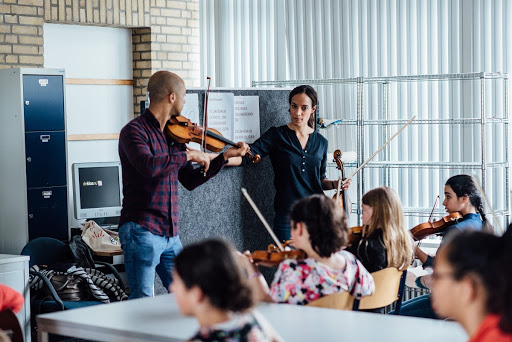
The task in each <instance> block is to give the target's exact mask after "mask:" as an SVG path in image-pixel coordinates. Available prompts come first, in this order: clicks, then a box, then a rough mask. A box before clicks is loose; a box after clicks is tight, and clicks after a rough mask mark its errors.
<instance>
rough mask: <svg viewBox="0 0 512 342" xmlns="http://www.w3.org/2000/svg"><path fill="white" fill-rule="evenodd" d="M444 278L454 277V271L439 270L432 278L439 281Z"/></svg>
mask: <svg viewBox="0 0 512 342" xmlns="http://www.w3.org/2000/svg"><path fill="white" fill-rule="evenodd" d="M443 278H453V272H439V271H435V270H434V272H433V273H432V280H433V281H438V280H440V279H443Z"/></svg>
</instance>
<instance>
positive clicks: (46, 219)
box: [27, 186, 68, 240]
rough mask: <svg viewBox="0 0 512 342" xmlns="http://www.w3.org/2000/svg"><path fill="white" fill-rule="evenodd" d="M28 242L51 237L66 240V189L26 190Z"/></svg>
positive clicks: (62, 187) (61, 187)
mask: <svg viewBox="0 0 512 342" xmlns="http://www.w3.org/2000/svg"><path fill="white" fill-rule="evenodd" d="M27 201H28V236H29V240H32V239H35V238H37V237H41V236H51V237H53V238H55V239H59V240H67V239H68V215H67V214H68V200H67V187H65V186H59V187H49V188H38V189H28V190H27Z"/></svg>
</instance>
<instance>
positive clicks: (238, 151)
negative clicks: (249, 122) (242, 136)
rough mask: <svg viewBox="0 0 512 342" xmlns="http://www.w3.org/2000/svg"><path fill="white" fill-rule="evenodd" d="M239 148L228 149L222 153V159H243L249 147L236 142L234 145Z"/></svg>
mask: <svg viewBox="0 0 512 342" xmlns="http://www.w3.org/2000/svg"><path fill="white" fill-rule="evenodd" d="M236 144H237V145H238V146H239V147H236V146H233V147H230V148H228V149H227V150H226V151H225V152H224V159H225V160H228V159H229V158H232V157H243V156H245V154H246V153H247V152H248V151H249V145H247V144H246V143H244V142H237V143H236Z"/></svg>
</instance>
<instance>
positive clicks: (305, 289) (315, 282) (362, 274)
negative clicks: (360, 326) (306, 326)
mask: <svg viewBox="0 0 512 342" xmlns="http://www.w3.org/2000/svg"><path fill="white" fill-rule="evenodd" d="M338 254H339V255H340V256H342V257H343V258H344V259H345V260H346V266H345V269H344V270H338V269H332V268H330V267H329V266H327V265H324V264H322V263H320V262H318V261H316V260H315V259H313V258H307V259H304V260H295V259H287V260H285V261H283V262H282V263H281V264H280V265H279V268H278V270H277V272H276V274H275V275H274V281H273V282H272V285H271V287H270V296H271V297H272V300H273V301H274V302H278V303H288V304H298V305H306V304H308V303H309V302H312V301H314V300H316V299H318V298H320V297H323V296H327V295H330V294H333V293H337V292H342V291H348V292H350V294H352V295H357V296H361V297H364V296H368V295H371V294H372V293H373V291H374V290H375V284H374V282H373V278H372V276H371V275H370V273H369V272H368V271H367V270H366V269H365V268H364V266H363V265H362V264H361V262H360V261H359V260H357V259H356V257H355V256H354V255H353V254H352V253H350V252H347V251H340V252H338Z"/></svg>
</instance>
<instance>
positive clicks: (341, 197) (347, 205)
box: [333, 150, 352, 219]
mask: <svg viewBox="0 0 512 342" xmlns="http://www.w3.org/2000/svg"><path fill="white" fill-rule="evenodd" d="M342 154H343V153H342V152H341V150H336V151H334V154H333V156H334V161H335V162H336V168H337V169H338V170H340V172H341V180H345V169H344V164H343V161H342V160H341V156H342ZM338 188H339V187H338ZM333 199H334V200H335V201H336V203H337V204H338V205H339V206H340V208H341V209H343V210H344V211H345V215H346V217H347V219H348V218H349V216H350V212H351V211H352V203H351V202H350V199H349V198H348V195H347V193H346V191H344V190H343V189H341V190H340V189H336V193H335V194H334V196H333Z"/></svg>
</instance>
